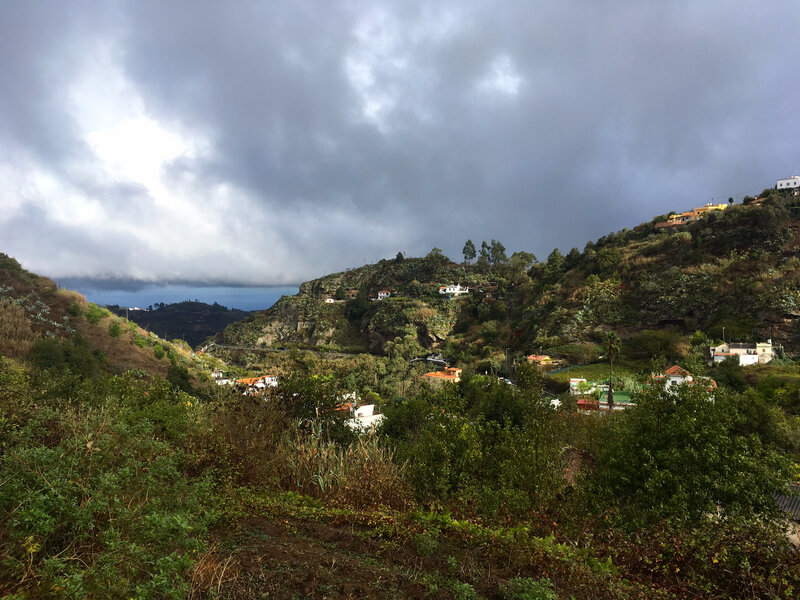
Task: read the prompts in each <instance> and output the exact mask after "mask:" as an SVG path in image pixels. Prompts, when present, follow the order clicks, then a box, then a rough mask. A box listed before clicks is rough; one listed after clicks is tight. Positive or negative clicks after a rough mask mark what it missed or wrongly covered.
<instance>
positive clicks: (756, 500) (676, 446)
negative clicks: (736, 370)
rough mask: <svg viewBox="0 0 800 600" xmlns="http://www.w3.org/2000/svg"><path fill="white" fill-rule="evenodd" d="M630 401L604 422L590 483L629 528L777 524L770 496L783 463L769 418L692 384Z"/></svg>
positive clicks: (649, 390)
mask: <svg viewBox="0 0 800 600" xmlns="http://www.w3.org/2000/svg"><path fill="white" fill-rule="evenodd" d="M635 401H636V405H635V406H633V407H632V408H629V409H627V410H626V411H625V412H624V413H621V414H619V415H613V417H614V418H613V419H612V420H609V423H608V427H607V430H606V432H605V435H604V439H603V440H602V442H601V444H600V451H599V452H598V456H597V459H598V468H597V472H596V474H595V475H596V476H595V478H594V485H595V491H596V492H597V494H598V496H599V497H601V498H603V500H604V501H605V502H606V503H608V504H610V505H616V507H617V508H618V510H617V512H618V514H619V516H620V518H621V519H622V520H623V521H624V522H625V523H626V524H627V525H634V524H636V523H649V522H654V521H657V520H658V519H661V518H673V519H674V520H675V522H699V521H702V520H704V519H706V518H707V515H710V514H711V515H716V514H719V515H721V516H724V517H730V516H740V517H745V518H752V517H753V516H755V515H757V516H759V517H761V518H764V519H769V518H778V516H779V515H778V511H777V509H776V506H775V502H774V500H773V498H772V494H773V493H775V492H778V491H780V490H782V489H783V488H784V486H785V485H786V482H787V481H788V480H789V475H790V474H789V465H788V460H787V459H786V457H785V456H783V455H782V454H781V453H780V452H779V451H778V450H777V449H776V448H775V447H774V446H773V445H772V444H771V443H770V437H777V436H775V435H774V432H770V431H769V428H770V421H769V419H768V418H758V419H756V418H754V417H753V416H752V415H749V414H748V412H747V411H748V410H749V406H750V405H751V404H752V400H750V399H746V398H743V397H742V396H740V395H738V394H736V393H733V392H728V391H725V390H721V389H720V390H715V391H714V397H713V399H712V398H710V397H709V393H708V392H707V391H706V390H705V389H703V386H701V385H694V386H679V387H678V388H673V389H672V390H670V391H667V390H665V389H664V388H663V387H661V386H647V387H646V388H645V389H644V390H643V391H642V392H641V393H639V394H638V395H637V396H636V397H635ZM610 416H612V415H610ZM754 421H756V422H755V423H754ZM772 423H774V421H773V422H772Z"/></svg>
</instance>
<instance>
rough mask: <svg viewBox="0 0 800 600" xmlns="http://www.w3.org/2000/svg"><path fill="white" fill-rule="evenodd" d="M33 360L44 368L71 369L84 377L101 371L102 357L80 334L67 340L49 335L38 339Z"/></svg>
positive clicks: (52, 369)
mask: <svg viewBox="0 0 800 600" xmlns="http://www.w3.org/2000/svg"><path fill="white" fill-rule="evenodd" d="M31 360H32V361H33V363H34V364H35V365H36V366H37V367H38V368H39V369H42V370H51V371H54V372H59V373H60V372H63V371H66V370H69V371H71V372H72V373H75V374H77V375H80V376H82V377H94V376H96V375H98V374H99V373H100V359H99V358H98V356H97V355H96V354H95V353H94V352H93V351H92V349H91V347H90V346H89V343H88V342H87V341H86V339H85V338H84V337H82V336H80V335H74V336H72V337H71V338H69V339H65V340H62V339H59V338H56V337H48V338H43V339H41V340H39V341H37V342H36V344H34V346H33V350H32V352H31Z"/></svg>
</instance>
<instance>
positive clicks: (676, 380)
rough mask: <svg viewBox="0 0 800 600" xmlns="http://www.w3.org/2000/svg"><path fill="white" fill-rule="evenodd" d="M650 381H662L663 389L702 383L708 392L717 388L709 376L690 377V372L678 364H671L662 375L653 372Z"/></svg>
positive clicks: (673, 390)
mask: <svg viewBox="0 0 800 600" xmlns="http://www.w3.org/2000/svg"><path fill="white" fill-rule="evenodd" d="M649 381H650V382H652V383H660V382H663V383H664V389H666V390H667V391H672V392H675V391H676V390H675V389H674V388H675V387H676V386H679V385H683V384H686V385H696V384H699V385H702V386H704V387H705V388H706V390H708V391H709V392H713V391H714V390H715V389H717V382H716V381H714V380H713V379H711V378H710V377H698V378H697V379H695V378H694V377H692V374H691V373H689V371H687V370H686V369H684V368H683V367H679V366H678V365H675V366H672V367H670V368H669V369H667V370H666V371H664V374H663V375H656V374H653V375H651V376H650V380H649Z"/></svg>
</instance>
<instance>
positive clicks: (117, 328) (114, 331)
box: [108, 321, 122, 338]
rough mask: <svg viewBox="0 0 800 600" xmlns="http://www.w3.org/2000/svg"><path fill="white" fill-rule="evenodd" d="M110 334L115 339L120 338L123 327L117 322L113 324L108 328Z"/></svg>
mask: <svg viewBox="0 0 800 600" xmlns="http://www.w3.org/2000/svg"><path fill="white" fill-rule="evenodd" d="M108 334H109V335H110V336H111V337H114V338H115V337H119V336H120V335H121V334H122V326H121V325H120V324H119V323H117V322H116V321H115V322H114V323H111V325H109V326H108Z"/></svg>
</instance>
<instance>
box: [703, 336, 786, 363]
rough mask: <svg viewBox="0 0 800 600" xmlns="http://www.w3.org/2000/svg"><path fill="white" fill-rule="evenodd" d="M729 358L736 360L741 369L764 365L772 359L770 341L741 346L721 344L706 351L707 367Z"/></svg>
mask: <svg viewBox="0 0 800 600" xmlns="http://www.w3.org/2000/svg"><path fill="white" fill-rule="evenodd" d="M731 357H735V358H737V359H738V361H739V364H740V365H741V366H742V367H746V366H749V365H757V364H761V365H765V364H767V363H768V362H769V361H771V360H772V359H773V357H774V355H773V351H772V340H767V341H766V342H758V343H742V344H737V343H730V344H726V343H722V344H720V345H719V346H711V347H709V349H708V358H707V360H706V362H707V363H708V365H709V366H712V365H715V364H717V363H721V362H722V361H723V360H725V359H727V358H731Z"/></svg>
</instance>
